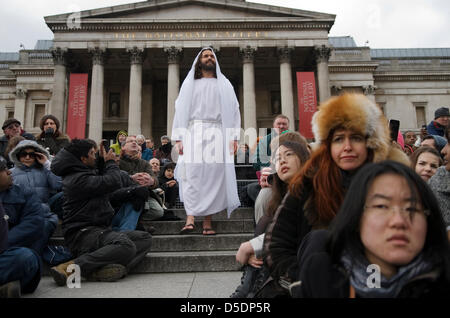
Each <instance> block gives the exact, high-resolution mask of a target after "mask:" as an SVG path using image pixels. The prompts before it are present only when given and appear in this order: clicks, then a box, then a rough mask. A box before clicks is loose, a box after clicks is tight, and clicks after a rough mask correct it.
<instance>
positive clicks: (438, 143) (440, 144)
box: [431, 135, 447, 153]
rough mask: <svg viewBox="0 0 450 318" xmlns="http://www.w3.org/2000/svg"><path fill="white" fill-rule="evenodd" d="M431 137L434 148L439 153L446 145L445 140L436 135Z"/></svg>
mask: <svg viewBox="0 0 450 318" xmlns="http://www.w3.org/2000/svg"><path fill="white" fill-rule="evenodd" d="M431 137H433V139H434V142H435V144H436V148H437V150H438V151H439V153H440V152H441V150H442V149H444V147H445V145H446V144H447V139H445V138H444V137H441V136H438V135H431Z"/></svg>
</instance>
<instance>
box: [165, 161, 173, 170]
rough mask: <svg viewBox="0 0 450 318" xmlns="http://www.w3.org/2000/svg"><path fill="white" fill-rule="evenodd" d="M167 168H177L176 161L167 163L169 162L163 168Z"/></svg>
mask: <svg viewBox="0 0 450 318" xmlns="http://www.w3.org/2000/svg"><path fill="white" fill-rule="evenodd" d="M167 169H172V170H175V163H174V162H169V163H167V164H166V165H165V166H164V168H163V170H164V171H166V170H167Z"/></svg>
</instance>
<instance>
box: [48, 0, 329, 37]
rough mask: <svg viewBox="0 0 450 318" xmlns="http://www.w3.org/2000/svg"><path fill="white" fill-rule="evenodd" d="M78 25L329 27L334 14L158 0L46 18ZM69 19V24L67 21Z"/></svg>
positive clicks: (66, 26)
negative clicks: (218, 24)
mask: <svg viewBox="0 0 450 318" xmlns="http://www.w3.org/2000/svg"><path fill="white" fill-rule="evenodd" d="M77 19H78V22H79V23H78V24H79V28H78V29H80V28H81V29H83V28H89V27H90V28H92V26H93V25H96V24H97V25H100V24H101V25H103V27H107V25H108V24H110V25H112V24H115V25H124V26H125V25H127V24H141V25H143V26H145V25H148V24H164V23H166V24H167V23H169V24H180V23H199V22H201V23H208V22H211V24H213V23H220V22H223V23H236V22H241V23H258V22H264V23H273V24H279V23H280V22H284V23H303V24H308V23H310V24H311V23H316V24H317V23H320V26H321V27H319V28H328V29H330V28H331V26H332V25H333V23H334V20H335V15H331V14H325V13H319V12H311V11H304V10H298V9H291V8H283V7H277V6H270V5H263V4H257V3H250V2H246V1H244V0H158V1H145V2H137V3H131V4H125V5H118V6H112V7H106V8H100V9H93V10H86V11H82V12H79V13H66V14H60V15H54V16H47V17H45V21H46V23H47V25H48V26H49V27H50V29H52V31H54V32H55V31H56V32H57V31H70V30H71V29H76V28H71V27H70V24H71V23H73V22H77V21H76V20H77ZM68 22H69V23H68Z"/></svg>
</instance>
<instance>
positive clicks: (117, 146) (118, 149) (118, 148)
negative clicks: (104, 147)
mask: <svg viewBox="0 0 450 318" xmlns="http://www.w3.org/2000/svg"><path fill="white" fill-rule="evenodd" d="M120 135H125V136H127V137H128V133H127V132H126V131H125V130H121V131H119V132H118V133H117V136H116V143H115V144H112V145H111V149H113V150H114V152H115V153H116V154H117V155H120V152H121V151H122V146H121V144H120V142H119V136H120Z"/></svg>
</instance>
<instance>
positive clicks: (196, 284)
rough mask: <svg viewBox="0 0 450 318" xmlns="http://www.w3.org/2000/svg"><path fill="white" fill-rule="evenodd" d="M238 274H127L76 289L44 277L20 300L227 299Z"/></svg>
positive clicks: (237, 282) (83, 282)
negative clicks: (111, 280)
mask: <svg viewBox="0 0 450 318" xmlns="http://www.w3.org/2000/svg"><path fill="white" fill-rule="evenodd" d="M241 276H242V272H208V273H169V274H131V275H129V276H127V277H125V278H124V279H122V280H120V281H118V282H114V283H99V282H87V281H82V282H81V284H80V285H81V287H80V288H72V289H71V288H68V287H58V286H57V285H56V284H55V283H54V281H53V279H52V278H51V277H50V276H44V277H43V278H42V280H41V282H40V284H39V286H38V288H37V290H36V291H35V292H34V293H33V294H31V295H23V297H24V298H228V297H229V296H230V295H231V294H232V293H233V292H234V290H235V289H236V287H237V286H238V285H239V284H240V279H241Z"/></svg>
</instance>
